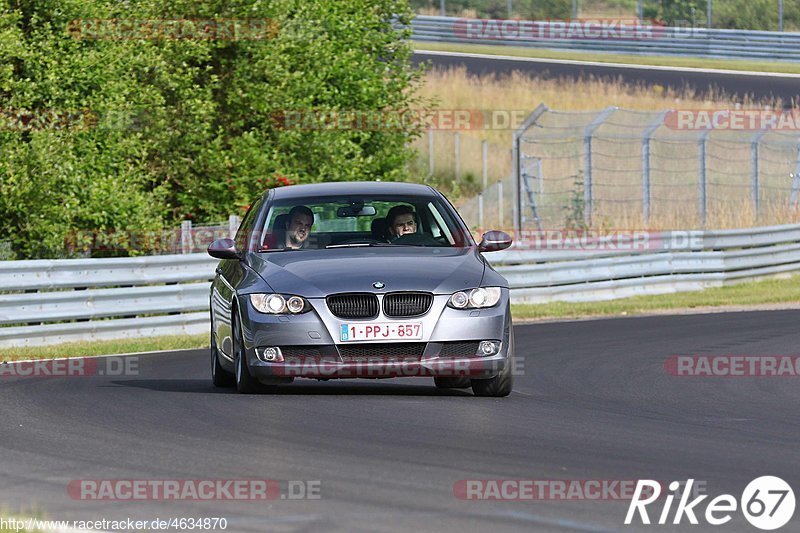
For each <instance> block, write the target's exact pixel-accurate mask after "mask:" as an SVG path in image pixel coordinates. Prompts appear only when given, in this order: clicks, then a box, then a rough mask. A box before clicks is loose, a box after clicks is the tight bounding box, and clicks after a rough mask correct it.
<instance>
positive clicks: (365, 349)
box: [338, 342, 427, 361]
mask: <svg viewBox="0 0 800 533" xmlns="http://www.w3.org/2000/svg"><path fill="white" fill-rule="evenodd" d="M425 346H427V344H426V343H424V342H396V343H371V344H368V343H364V344H340V345H339V346H338V348H339V354H340V355H341V356H342V359H343V360H344V361H392V360H400V361H408V360H409V359H411V360H419V358H420V357H422V353H423V352H424V351H425Z"/></svg>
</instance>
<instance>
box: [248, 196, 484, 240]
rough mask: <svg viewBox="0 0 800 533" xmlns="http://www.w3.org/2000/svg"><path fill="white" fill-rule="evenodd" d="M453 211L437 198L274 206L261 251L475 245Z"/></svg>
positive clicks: (309, 200)
mask: <svg viewBox="0 0 800 533" xmlns="http://www.w3.org/2000/svg"><path fill="white" fill-rule="evenodd" d="M456 217H458V215H457V214H456V213H454V212H453V209H452V208H451V207H450V206H449V205H448V204H446V203H445V202H443V201H442V200H441V199H440V198H437V197H435V196H399V195H395V196H365V195H350V196H336V197H309V198H300V199H298V198H295V199H292V200H284V201H276V202H273V203H272V205H271V206H270V208H269V212H268V213H267V216H266V218H265V222H264V226H263V228H262V231H261V236H262V238H261V242H260V246H259V251H260V252H272V251H279V250H280V251H283V250H319V249H325V248H345V247H370V246H374V247H380V246H435V247H465V246H471V244H472V242H471V238H470V236H469V235H468V234H467V233H466V232H465V231H464V230H462V224H460V223H459V220H458V219H457V218H456Z"/></svg>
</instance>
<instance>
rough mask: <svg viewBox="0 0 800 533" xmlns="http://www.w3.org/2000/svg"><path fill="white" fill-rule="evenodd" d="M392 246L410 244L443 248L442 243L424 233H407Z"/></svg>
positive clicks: (393, 242) (394, 241)
mask: <svg viewBox="0 0 800 533" xmlns="http://www.w3.org/2000/svg"><path fill="white" fill-rule="evenodd" d="M392 244H408V245H412V246H442V243H440V242H439V241H437V240H436V239H434V238H433V237H430V236H428V235H426V234H424V233H407V234H405V235H400V236H399V237H398V238H396V239H395V240H393V241H392Z"/></svg>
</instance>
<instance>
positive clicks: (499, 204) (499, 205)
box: [497, 180, 505, 230]
mask: <svg viewBox="0 0 800 533" xmlns="http://www.w3.org/2000/svg"><path fill="white" fill-rule="evenodd" d="M497 222H498V223H499V224H500V228H498V229H501V230H502V229H505V228H504V226H503V223H504V222H505V220H503V181H502V180H497Z"/></svg>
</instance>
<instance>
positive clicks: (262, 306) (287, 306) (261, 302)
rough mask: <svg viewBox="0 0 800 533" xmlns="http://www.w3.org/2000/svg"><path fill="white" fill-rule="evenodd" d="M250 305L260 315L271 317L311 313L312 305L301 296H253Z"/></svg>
mask: <svg viewBox="0 0 800 533" xmlns="http://www.w3.org/2000/svg"><path fill="white" fill-rule="evenodd" d="M250 303H251V304H253V307H255V308H256V311H259V312H260V313H269V314H271V315H281V314H287V313H288V314H293V315H297V314H300V313H306V312H308V311H311V305H309V303H308V301H307V300H306V299H305V298H301V297H300V296H286V297H284V296H283V295H281V294H251V295H250Z"/></svg>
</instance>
